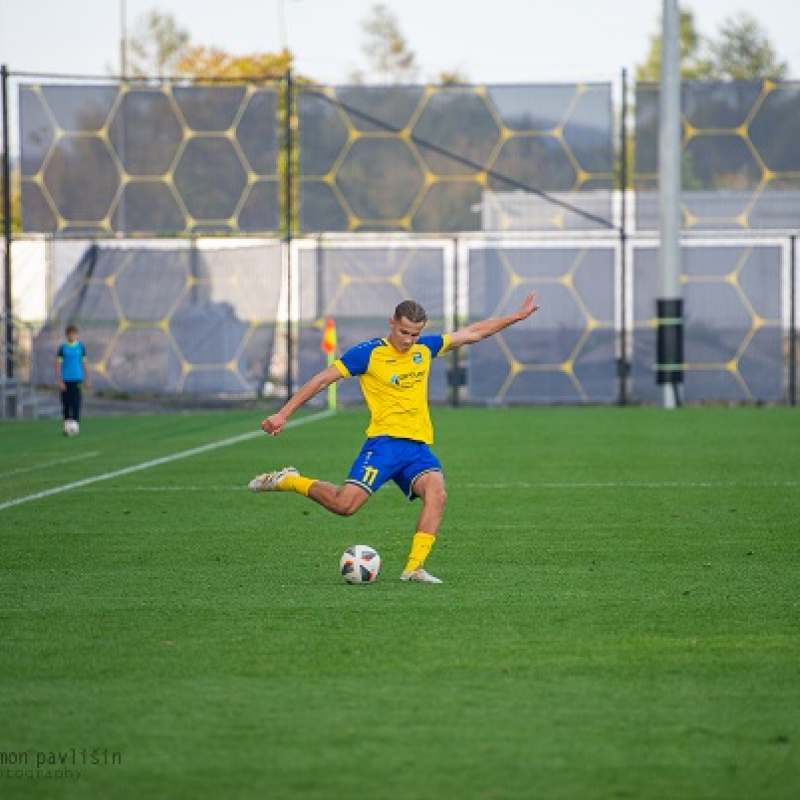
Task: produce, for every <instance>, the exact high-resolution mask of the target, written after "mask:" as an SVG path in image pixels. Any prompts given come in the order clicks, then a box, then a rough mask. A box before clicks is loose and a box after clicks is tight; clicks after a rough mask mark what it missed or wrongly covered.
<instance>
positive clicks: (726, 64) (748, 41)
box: [708, 12, 789, 81]
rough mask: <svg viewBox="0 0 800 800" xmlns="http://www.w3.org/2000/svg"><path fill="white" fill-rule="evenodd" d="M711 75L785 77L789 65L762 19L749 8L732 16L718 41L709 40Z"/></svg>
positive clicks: (736, 77) (761, 77)
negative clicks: (774, 43) (773, 43)
mask: <svg viewBox="0 0 800 800" xmlns="http://www.w3.org/2000/svg"><path fill="white" fill-rule="evenodd" d="M708 51H709V55H710V62H711V72H710V75H709V77H712V78H718V79H723V80H734V81H747V80H762V79H764V78H771V79H773V80H780V79H782V78H785V77H786V75H787V73H788V71H789V66H788V64H787V63H786V62H785V61H781V60H780V58H779V57H778V54H777V52H776V50H775V48H774V47H773V45H772V43H771V42H770V40H769V37H768V36H767V33H766V31H765V30H764V29H763V28H762V27H761V25H760V23H759V22H758V20H757V19H756V18H755V17H753V16H751V15H750V14H747V13H745V12H740V13H739V14H737V15H735V16H733V17H728V18H727V19H726V20H725V22H724V23H723V24H722V27H721V28H720V30H719V36H718V38H717V40H716V41H712V42H709V43H708Z"/></svg>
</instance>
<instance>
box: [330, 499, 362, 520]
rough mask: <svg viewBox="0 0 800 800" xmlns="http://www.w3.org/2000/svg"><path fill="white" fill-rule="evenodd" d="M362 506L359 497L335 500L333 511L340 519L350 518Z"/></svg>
mask: <svg viewBox="0 0 800 800" xmlns="http://www.w3.org/2000/svg"><path fill="white" fill-rule="evenodd" d="M362 505H364V503H363V501H362V500H361V498H360V497H342V496H341V495H340V496H339V497H338V498H337V503H336V507H335V508H334V511H335V512H336V513H337V514H338V515H339V516H340V517H352V516H353V514H355V513H356V511H358V509H359V508H361V506H362Z"/></svg>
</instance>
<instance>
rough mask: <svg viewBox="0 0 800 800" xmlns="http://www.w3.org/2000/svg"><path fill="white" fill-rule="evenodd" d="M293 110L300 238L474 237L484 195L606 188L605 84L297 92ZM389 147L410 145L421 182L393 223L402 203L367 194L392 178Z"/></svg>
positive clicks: (608, 127)
mask: <svg viewBox="0 0 800 800" xmlns="http://www.w3.org/2000/svg"><path fill="white" fill-rule="evenodd" d="M298 109H299V191H298V194H299V199H298V206H299V211H300V213H299V222H300V224H299V227H300V230H301V231H303V232H312V231H326V230H331V231H332V230H351V231H366V230H374V231H380V230H409V231H420V232H440V233H441V232H450V231H463V230H476V229H478V228H480V224H481V217H480V214H479V213H476V212H475V208H476V206H478V205H479V204H480V202H481V200H482V197H483V194H484V192H485V191H486V190H487V189H488V188H491V189H495V190H496V189H505V190H508V189H509V188H513V189H515V190H516V189H518V188H521V187H523V186H531V187H532V188H535V189H537V190H544V191H567V192H573V191H583V190H584V189H586V190H596V189H598V188H599V189H601V190H608V188H609V187H610V182H611V181H612V180H613V144H612V143H613V134H612V119H611V92H610V86H608V85H583V84H570V85H565V86H557V87H555V86H513V87H488V88H486V89H484V88H481V87H461V86H459V87H457V88H451V87H446V88H441V87H407V86H406V87H379V88H378V87H343V88H338V89H334V88H321V87H314V86H301V87H299V88H298ZM389 141H394V142H401V143H403V144H404V145H405V146H407V147H408V149H409V151H410V152H411V154H412V156H413V158H414V160H415V162H416V164H417V165H418V166H417V167H414V171H415V172H416V170H417V169H419V170H420V171H421V175H422V180H421V182H420V185H419V187H418V191H417V193H416V195H415V197H414V198H413V200H412V201H411V203H410V206H409V208H408V211H407V212H406V213H403V214H402V216H399V215H398V214H399V212H398V207H399V206H402V205H403V204H404V203H405V201H406V199H407V198H406V197H403V198H400V199H398V200H397V202H396V203H388V202H386V198H385V195H384V194H382V193H381V192H380V191H376V188H375V186H373V185H370V175H371V174H373V173H375V174H377V175H378V176H379V180H383V179H384V177H385V175H386V173H387V172H388V171H389V170H390V169H391V163H387V164H381V163H380V160H382V158H381V151H382V152H386V153H391V152H395V153H399V152H402V150H401V149H400V148H396V149H395V150H394V151H391V150H390V149H389V148H388V147H387V145H386V144H385V143H386V142H389ZM363 142H383V143H384V144H382V145H377V144H370V145H364V144H362V143H363ZM362 162H363V163H362ZM345 170H346V171H347V174H346V176H345V179H344V181H342V177H341V176H342V172H343V171H345ZM406 171H408V170H406ZM504 176H508V178H510V179H511V180H508V179H505V180H504ZM392 182H394V181H393V180H392ZM400 185H401V186H402V187H403V190H404V191H406V190H408V185H407V184H405V183H403V184H400ZM337 206H338V208H337ZM562 216H563V215H562ZM552 227H556V228H557V227H563V219H561V218H560V217H559V218H558V219H556V220H554V222H553V226H552Z"/></svg>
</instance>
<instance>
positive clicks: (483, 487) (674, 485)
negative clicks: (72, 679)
mask: <svg viewBox="0 0 800 800" xmlns="http://www.w3.org/2000/svg"><path fill="white" fill-rule="evenodd" d="M456 486H457V488H464V489H470V490H476V491H495V490H520V489H536V490H539V489H556V490H557V489H747V488H750V489H796V488H797V487H800V482H798V481H783V482H773V483H768V482H755V481H752V482H747V481H739V482H730V483H708V482H702V483H698V482H688V481H687V482H661V483H658V482H650V483H642V482H639V483H624V482H618V483H609V482H604V483H523V482H517V483H462V484H456ZM391 489H392V486H391V485H390V484H384V485H383V486H381V489H380V491H384V490H389V491H391ZM241 490H242V487H241V486H239V485H231V484H229V485H227V486H199V485H184V486H105V487H102V488H101V487H97V488H89V489H86V490H85V492H103V493H108V492H240V491H241Z"/></svg>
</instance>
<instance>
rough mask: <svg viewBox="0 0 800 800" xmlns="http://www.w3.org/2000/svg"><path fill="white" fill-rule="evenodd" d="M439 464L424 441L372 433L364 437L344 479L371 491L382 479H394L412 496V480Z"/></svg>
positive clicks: (437, 466) (438, 468)
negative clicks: (369, 436) (372, 434)
mask: <svg viewBox="0 0 800 800" xmlns="http://www.w3.org/2000/svg"><path fill="white" fill-rule="evenodd" d="M441 471H442V465H441V463H440V462H439V459H438V458H436V456H435V455H434V454H433V451H432V450H431V448H430V447H428V445H427V444H425V443H424V442H415V441H413V440H411V439H395V438H394V437H392V436H376V437H375V438H373V439H367V441H366V442H364V446H363V447H362V448H361V452H360V453H359V454H358V458H356V460H355V461H354V462H353V466H352V467H351V468H350V474H349V475H348V476H347V480H346V481H345V483H352V484H355V485H356V486H360V487H361V488H362V489H364V490H365V491H367V492H369V493H370V494H372V493H373V492H374V491H377V490H378V489H380V487H381V486H383V484H384V483H386V481H394V482H395V483H396V484H397V486H398V487H399V489H400V491H401V492H403V494H405V495H406V497H408V499H409V500H413V499H414V497H415V495H414V493H413V492H412V487H413V485H414V481H415V480H416V479H417V478H419V477H420V476H422V475H425V473H427V472H441Z"/></svg>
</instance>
